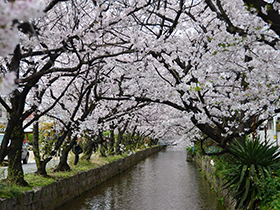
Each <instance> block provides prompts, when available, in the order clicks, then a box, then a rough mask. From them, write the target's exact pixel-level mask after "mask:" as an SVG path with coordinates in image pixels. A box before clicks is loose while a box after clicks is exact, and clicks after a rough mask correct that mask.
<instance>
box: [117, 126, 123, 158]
mask: <svg viewBox="0 0 280 210" xmlns="http://www.w3.org/2000/svg"><path fill="white" fill-rule="evenodd" d="M121 142H122V133H121V131H120V130H119V134H118V137H117V142H116V155H121V154H122V151H121V147H120V145H121Z"/></svg>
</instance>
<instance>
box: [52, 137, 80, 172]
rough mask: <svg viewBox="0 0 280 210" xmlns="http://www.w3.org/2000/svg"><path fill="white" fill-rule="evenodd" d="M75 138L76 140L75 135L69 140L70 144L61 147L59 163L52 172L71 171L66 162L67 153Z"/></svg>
mask: <svg viewBox="0 0 280 210" xmlns="http://www.w3.org/2000/svg"><path fill="white" fill-rule="evenodd" d="M70 136H71V135H70V134H69V139H70ZM76 140H77V136H75V137H74V138H73V139H72V140H70V144H69V145H68V146H67V147H66V148H63V150H62V154H61V156H60V160H59V163H58V165H57V167H56V168H55V169H54V172H59V171H71V168H70V166H69V164H68V163H67V159H68V154H69V152H70V150H71V149H72V148H73V146H74V145H75V142H76Z"/></svg>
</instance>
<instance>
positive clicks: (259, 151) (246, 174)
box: [224, 137, 280, 209]
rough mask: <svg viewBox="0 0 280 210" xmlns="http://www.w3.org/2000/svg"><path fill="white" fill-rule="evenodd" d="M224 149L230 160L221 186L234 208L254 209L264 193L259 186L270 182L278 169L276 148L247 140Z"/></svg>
mask: <svg viewBox="0 0 280 210" xmlns="http://www.w3.org/2000/svg"><path fill="white" fill-rule="evenodd" d="M227 149H228V151H229V152H230V153H231V154H232V158H230V159H229V167H228V169H227V170H226V171H225V174H224V180H225V185H224V186H225V187H226V188H227V189H229V191H231V192H232V193H233V195H234V198H235V200H236V202H237V204H236V208H242V209H255V208H257V207H258V206H259V204H260V201H261V200H262V196H263V193H265V191H264V190H263V188H262V183H266V182H267V180H269V179H271V178H273V173H274V172H276V171H277V170H278V169H279V168H280V162H279V160H280V156H279V155H280V153H279V151H277V149H278V147H276V146H272V145H271V144H268V143H265V142H261V141H260V139H256V140H249V138H248V137H246V138H245V139H243V141H241V142H239V141H235V142H234V144H231V145H230V146H229V147H228V148H227Z"/></svg>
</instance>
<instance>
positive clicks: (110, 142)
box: [109, 126, 115, 155]
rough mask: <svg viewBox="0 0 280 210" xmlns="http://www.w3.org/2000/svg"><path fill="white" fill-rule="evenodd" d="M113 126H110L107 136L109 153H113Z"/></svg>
mask: <svg viewBox="0 0 280 210" xmlns="http://www.w3.org/2000/svg"><path fill="white" fill-rule="evenodd" d="M114 131H115V126H110V136H109V151H110V155H113V154H114V144H115V132H114Z"/></svg>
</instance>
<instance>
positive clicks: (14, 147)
mask: <svg viewBox="0 0 280 210" xmlns="http://www.w3.org/2000/svg"><path fill="white" fill-rule="evenodd" d="M23 139H24V135H23V130H22V123H21V122H19V123H18V124H17V125H16V126H15V127H14V129H13V133H12V138H11V145H10V147H9V153H8V164H9V167H8V176H7V180H8V181H9V183H10V184H11V185H12V184H17V185H20V186H28V183H27V182H26V181H25V180H24V174H23V169H22V165H21V152H22V151H21V149H22V142H23Z"/></svg>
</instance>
